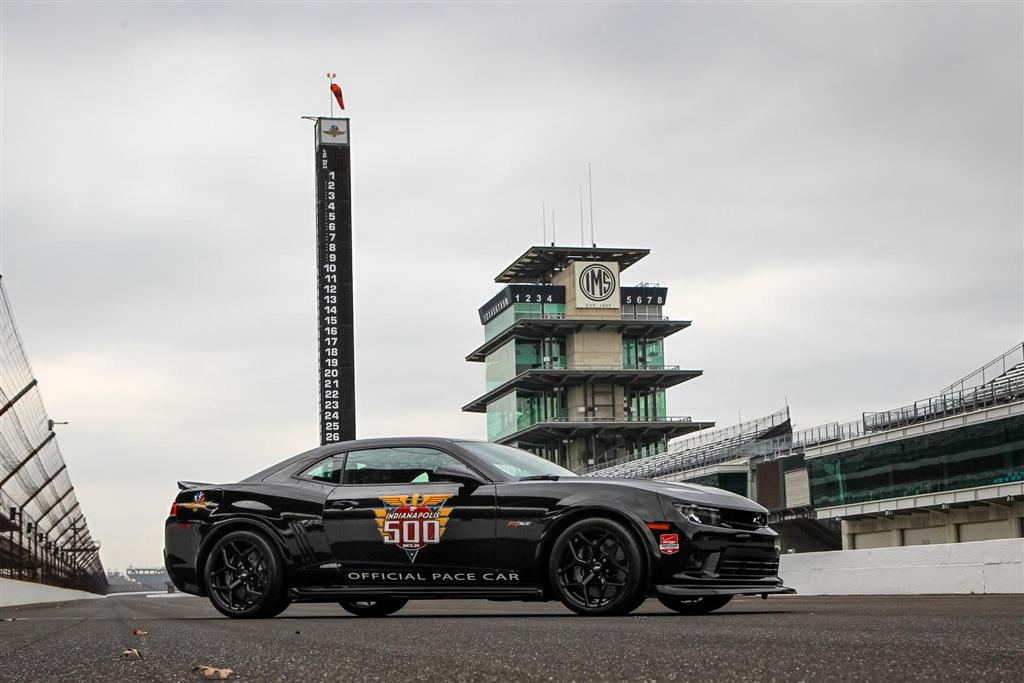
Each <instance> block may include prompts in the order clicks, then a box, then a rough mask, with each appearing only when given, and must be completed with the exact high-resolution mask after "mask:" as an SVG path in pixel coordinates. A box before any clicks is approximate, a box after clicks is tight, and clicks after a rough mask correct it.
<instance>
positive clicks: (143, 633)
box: [132, 628, 149, 636]
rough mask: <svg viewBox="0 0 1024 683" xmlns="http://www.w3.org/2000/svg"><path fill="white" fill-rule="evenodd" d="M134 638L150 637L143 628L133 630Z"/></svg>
mask: <svg viewBox="0 0 1024 683" xmlns="http://www.w3.org/2000/svg"><path fill="white" fill-rule="evenodd" d="M132 635H133V636H148V635H149V631H143V630H142V629H141V628H136V629H132Z"/></svg>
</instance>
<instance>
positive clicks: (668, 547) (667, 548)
mask: <svg viewBox="0 0 1024 683" xmlns="http://www.w3.org/2000/svg"><path fill="white" fill-rule="evenodd" d="M658 547H659V548H660V549H661V554H662V555H675V554H676V553H678V552H679V534H662V535H661V542H660V543H659V544H658Z"/></svg>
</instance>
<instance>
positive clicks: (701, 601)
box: [658, 595, 732, 614]
mask: <svg viewBox="0 0 1024 683" xmlns="http://www.w3.org/2000/svg"><path fill="white" fill-rule="evenodd" d="M730 600H732V596H731V595H709V596H707V597H703V598H681V597H676V596H674V595H659V596H658V601H659V602H660V603H661V604H663V605H665V607H668V608H669V609H671V610H675V611H676V612H679V613H680V614H708V613H709V612H714V611H715V610H716V609H720V608H722V607H725V606H726V605H727V604H729V601H730Z"/></svg>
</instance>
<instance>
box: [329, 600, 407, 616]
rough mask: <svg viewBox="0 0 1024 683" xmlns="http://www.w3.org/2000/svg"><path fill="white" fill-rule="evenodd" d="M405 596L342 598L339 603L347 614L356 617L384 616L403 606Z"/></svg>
mask: <svg viewBox="0 0 1024 683" xmlns="http://www.w3.org/2000/svg"><path fill="white" fill-rule="evenodd" d="M407 602H409V601H408V600H406V599H405V598H376V599H374V600H342V601H341V602H339V603H338V604H339V605H341V607H342V609H344V610H345V611H346V612H348V613H349V614H354V615H356V616H357V617H386V616H388V615H389V614H394V613H395V612H397V611H398V610H400V609H402V608H403V607H405V603H407Z"/></svg>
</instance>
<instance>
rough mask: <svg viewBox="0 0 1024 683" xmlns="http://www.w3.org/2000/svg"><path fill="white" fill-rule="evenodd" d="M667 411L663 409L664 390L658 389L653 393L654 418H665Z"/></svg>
mask: <svg viewBox="0 0 1024 683" xmlns="http://www.w3.org/2000/svg"><path fill="white" fill-rule="evenodd" d="M666 415H668V411H667V410H666V407H665V390H664V389H658V390H657V391H656V392H654V417H665V416H666Z"/></svg>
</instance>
